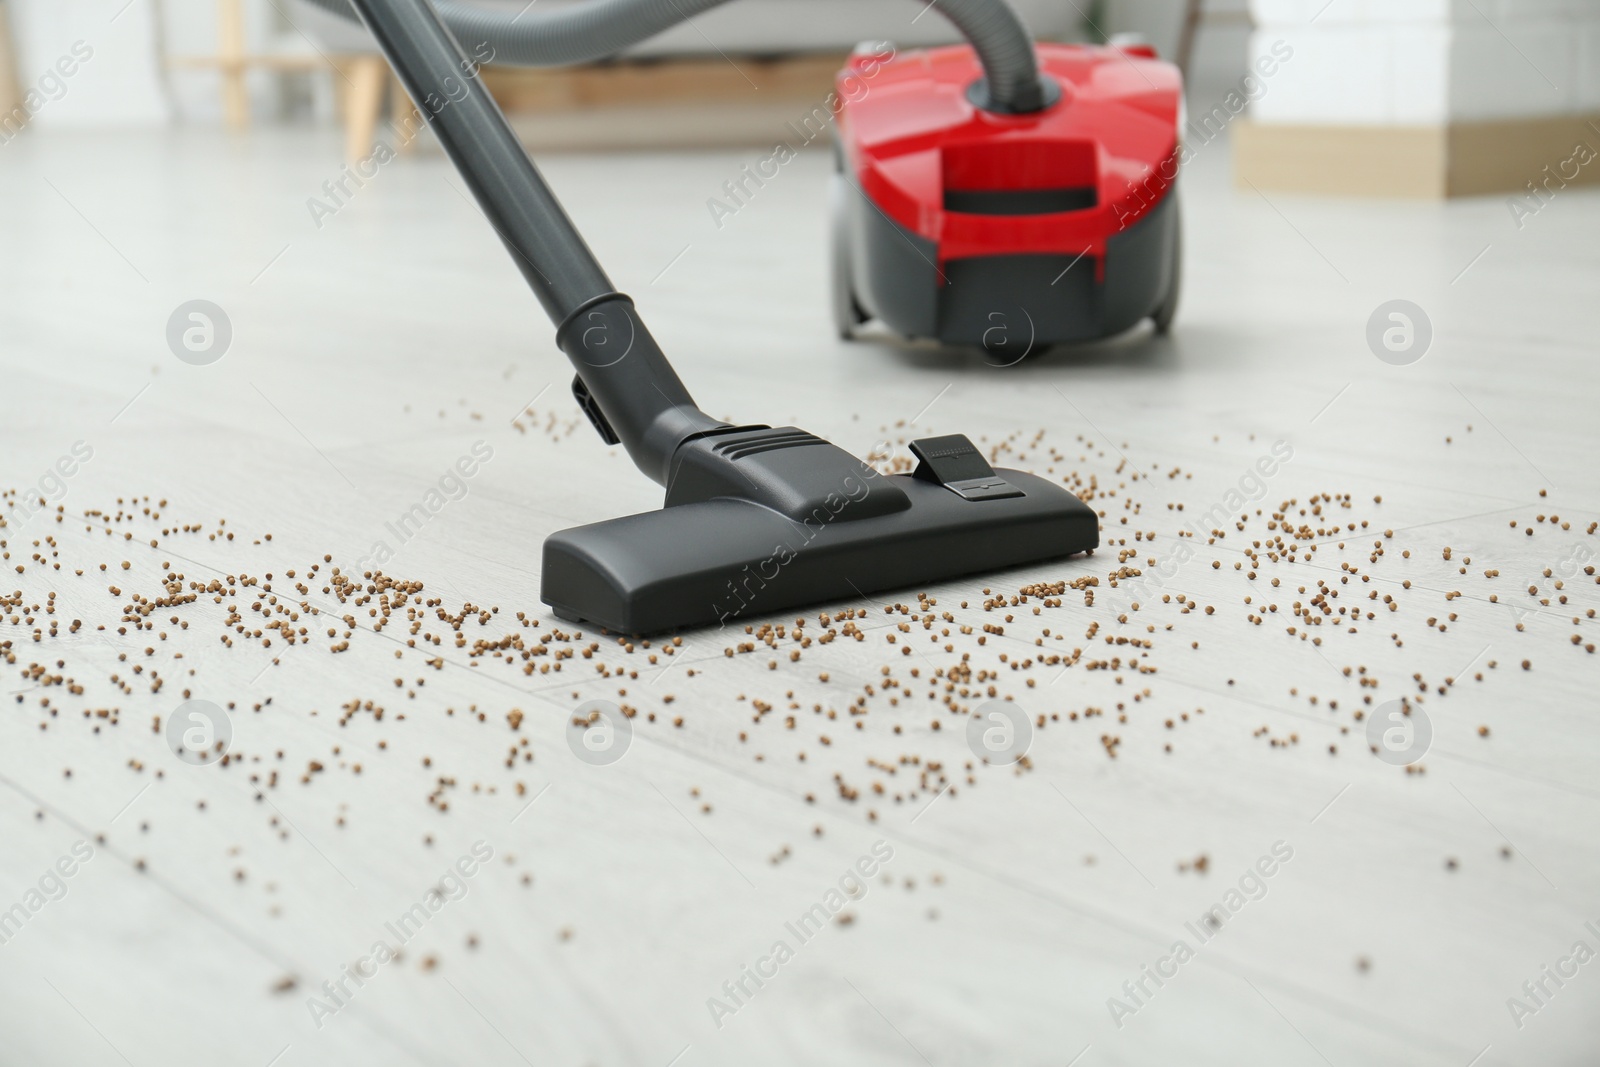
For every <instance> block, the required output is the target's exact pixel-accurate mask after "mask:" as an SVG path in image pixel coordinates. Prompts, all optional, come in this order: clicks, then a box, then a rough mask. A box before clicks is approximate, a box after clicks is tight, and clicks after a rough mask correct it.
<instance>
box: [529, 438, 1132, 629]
mask: <svg viewBox="0 0 1600 1067" xmlns="http://www.w3.org/2000/svg"><path fill="white" fill-rule="evenodd" d="M718 446H721V447H718ZM912 450H913V452H915V453H916V454H917V455H918V457H919V458H920V459H921V460H922V462H921V464H920V465H919V466H918V468H917V471H916V473H915V474H911V475H888V474H882V473H879V472H878V471H876V470H875V469H874V468H872V467H871V466H869V465H867V464H865V463H862V462H861V461H859V460H857V459H855V458H854V457H852V456H850V455H849V453H847V452H844V451H843V450H842V449H839V448H837V447H835V446H834V445H831V444H829V443H828V442H826V441H823V440H822V439H820V438H817V437H814V436H812V435H810V434H807V433H805V431H803V430H796V429H794V428H793V427H781V428H778V429H771V428H768V427H740V428H737V429H734V430H731V431H728V432H725V433H717V434H708V435H706V436H704V437H701V438H697V439H696V440H694V441H690V442H686V443H685V444H684V446H683V447H682V448H681V449H680V456H678V457H674V468H675V473H674V478H673V481H672V483H671V484H670V485H669V487H668V493H667V504H668V506H667V507H665V508H662V509H661V510H660V511H655V512H648V513H646V514H643V515H630V516H627V517H625V518H620V519H612V520H610V521H607V522H598V523H595V524H593V525H590V526H581V527H578V528H576V529H571V530H563V531H561V532H559V533H556V534H552V535H551V536H550V538H549V539H548V540H546V541H545V545H544V568H543V575H542V581H541V589H540V596H541V597H542V598H543V600H544V602H545V603H547V604H549V605H550V606H551V607H552V608H554V610H555V613H556V614H557V615H558V616H560V617H561V618H564V619H568V620H571V621H584V622H588V623H591V624H594V625H599V626H604V627H606V628H607V629H608V630H612V631H616V632H620V633H640V634H645V633H656V632H659V631H662V630H671V629H677V628H679V627H686V626H706V625H722V626H727V625H730V624H733V623H736V622H737V623H739V624H740V625H742V624H743V623H744V622H745V621H747V620H749V619H752V618H754V617H756V616H759V615H768V614H771V613H773V612H778V611H784V610H787V609H790V608H794V607H799V606H802V605H806V604H814V603H819V602H825V601H830V600H848V599H856V598H859V597H861V596H865V595H867V594H869V593H874V592H878V591H882V590H887V589H896V588H901V587H904V586H910V585H914V584H917V583H929V582H938V581H944V580H948V579H950V578H956V577H960V576H962V575H966V574H973V573H978V572H989V571H996V570H1001V569H1003V568H1007V567H1015V566H1019V565H1022V564H1028V563H1038V562H1041V561H1044V560H1052V559H1060V558H1062V557H1065V556H1070V555H1073V554H1075V553H1079V552H1087V551H1089V550H1091V549H1093V548H1095V547H1097V546H1098V544H1099V541H1100V533H1099V520H1098V518H1097V517H1096V515H1095V513H1094V512H1093V511H1092V510H1091V509H1090V508H1089V507H1088V506H1087V505H1086V504H1084V503H1083V502H1082V501H1080V500H1079V499H1078V498H1077V497H1075V496H1073V495H1072V494H1071V493H1070V492H1068V491H1067V490H1066V489H1064V488H1062V487H1061V486H1059V485H1056V484H1055V483H1053V482H1049V481H1046V480H1044V479H1043V478H1039V477H1036V476H1034V475H1031V474H1025V473H1023V472H1021V471H1012V470H998V471H997V470H995V469H993V468H992V467H990V466H989V464H988V462H987V460H985V459H984V458H983V457H982V455H981V453H979V452H978V450H977V449H976V448H975V447H973V445H972V443H971V442H970V441H968V440H967V439H966V438H965V437H960V436H959V435H956V436H951V437H945V438H928V439H925V440H922V441H917V442H915V443H914V444H913V445H912Z"/></svg>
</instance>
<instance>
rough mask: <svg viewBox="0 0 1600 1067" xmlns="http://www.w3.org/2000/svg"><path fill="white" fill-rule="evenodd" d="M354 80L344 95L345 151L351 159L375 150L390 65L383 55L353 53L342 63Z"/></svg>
mask: <svg viewBox="0 0 1600 1067" xmlns="http://www.w3.org/2000/svg"><path fill="white" fill-rule="evenodd" d="M342 66H343V68H344V71H345V77H347V78H349V79H350V84H349V85H347V86H346V87H345V96H344V155H345V159H346V160H348V161H349V162H351V163H354V162H356V161H358V160H362V159H365V158H366V157H367V156H369V155H370V154H371V153H372V146H373V143H374V139H375V138H376V136H377V132H378V118H379V116H380V115H381V113H382V111H383V88H384V86H385V85H386V84H387V83H388V70H389V65H388V64H387V63H385V62H384V61H383V57H382V56H377V55H370V56H367V55H363V56H352V57H351V58H350V59H349V60H348V61H347V62H345V63H344V64H342Z"/></svg>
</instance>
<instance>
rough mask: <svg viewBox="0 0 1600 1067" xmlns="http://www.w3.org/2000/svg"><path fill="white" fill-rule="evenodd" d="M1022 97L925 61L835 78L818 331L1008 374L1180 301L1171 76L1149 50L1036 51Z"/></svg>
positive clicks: (965, 52) (973, 69) (954, 58)
mask: <svg viewBox="0 0 1600 1067" xmlns="http://www.w3.org/2000/svg"><path fill="white" fill-rule="evenodd" d="M1036 54H1037V56H1038V64H1039V67H1040V71H1041V74H1040V76H1039V77H1038V79H1037V81H1036V84H1037V86H1038V92H1036V93H1035V92H1032V91H1030V92H1029V93H1022V92H1020V91H1015V90H1014V91H1011V92H1009V93H1008V94H1006V95H1005V96H1003V97H1001V96H997V95H996V93H995V90H994V87H993V85H992V84H991V83H990V81H989V80H988V79H987V78H986V77H985V73H984V69H983V64H982V57H981V56H980V55H979V54H978V53H976V52H975V51H974V50H973V49H971V48H964V47H956V48H940V49H932V50H929V51H926V52H921V53H918V54H916V55H914V56H908V57H904V58H901V59H899V60H898V61H895V62H890V63H888V64H884V65H881V66H880V65H879V63H878V56H877V55H875V54H874V53H873V51H872V50H871V49H870V48H863V49H858V50H857V54H856V55H854V56H852V57H851V59H850V61H849V62H848V64H847V65H846V66H845V68H844V70H842V71H840V72H839V76H838V79H837V85H836V91H837V94H838V98H839V100H840V101H841V107H840V110H839V116H838V120H837V123H836V125H835V130H836V134H837V136H836V139H835V146H836V151H835V153H834V164H835V174H834V177H833V184H834V190H833V197H832V202H833V228H832V233H833V287H832V297H833V317H834V324H835V327H836V329H837V330H838V333H839V335H840V336H841V337H843V338H846V339H849V338H852V337H854V336H855V333H856V330H857V327H859V326H860V325H861V324H862V323H864V322H867V321H868V320H871V319H876V320H878V321H880V322H881V323H883V325H885V326H887V327H888V328H889V329H890V330H892V331H893V332H895V333H897V334H900V335H901V336H903V337H908V338H928V339H932V340H937V341H939V342H942V343H944V344H947V345H975V346H979V347H981V348H983V349H984V350H985V352H986V353H987V355H988V356H989V357H991V358H997V359H1001V360H1003V361H1004V362H1006V363H1013V362H1016V361H1018V360H1020V359H1021V358H1022V357H1023V356H1025V355H1027V354H1028V353H1029V352H1031V351H1035V350H1037V349H1038V348H1041V347H1044V346H1047V345H1051V344H1057V343H1061V342H1074V341H1091V340H1098V339H1100V338H1104V337H1110V336H1112V335H1113V334H1117V333H1121V332H1123V331H1124V330H1127V329H1129V328H1130V327H1132V326H1134V325H1136V324H1138V323H1139V322H1141V321H1142V320H1144V319H1146V318H1150V319H1152V320H1153V321H1154V323H1155V328H1156V330H1157V332H1159V333H1163V334H1164V333H1166V332H1167V330H1168V329H1169V328H1170V327H1171V325H1172V319H1173V315H1174V314H1175V313H1176V311H1177V306H1178V291H1179V279H1180V275H1179V256H1180V249H1179V231H1178V205H1177V197H1176V195H1175V192H1174V189H1173V185H1174V180H1175V179H1176V177H1177V173H1178V151H1179V142H1178V126H1179V123H1180V116H1181V114H1182V103H1181V101H1182V78H1181V76H1180V75H1179V73H1178V69H1177V68H1176V67H1174V66H1172V65H1171V64H1168V63H1163V62H1161V61H1160V60H1158V59H1157V58H1156V55H1155V51H1154V49H1152V48H1151V47H1150V46H1149V45H1145V44H1135V43H1129V44H1126V45H1121V44H1113V45H1112V46H1110V47H1104V48H1091V47H1086V46H1081V45H1048V44H1041V45H1039V46H1037V49H1036Z"/></svg>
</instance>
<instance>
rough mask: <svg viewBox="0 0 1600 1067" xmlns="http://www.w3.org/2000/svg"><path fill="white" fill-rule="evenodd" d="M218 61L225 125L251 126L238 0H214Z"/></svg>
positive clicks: (239, 127)
mask: <svg viewBox="0 0 1600 1067" xmlns="http://www.w3.org/2000/svg"><path fill="white" fill-rule="evenodd" d="M217 60H218V66H219V68H220V70H221V74H222V114H223V117H224V118H226V119H227V122H228V127H229V128H230V129H234V130H242V129H244V128H245V127H247V126H249V125H250V91H249V87H248V85H247V84H246V82H245V68H246V62H245V51H244V7H243V5H242V4H241V3H240V0H217Z"/></svg>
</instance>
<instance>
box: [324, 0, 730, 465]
mask: <svg viewBox="0 0 1600 1067" xmlns="http://www.w3.org/2000/svg"><path fill="white" fill-rule="evenodd" d="M350 2H351V4H352V6H354V7H355V9H356V10H357V12H358V13H359V14H360V15H361V20H362V22H364V23H365V24H366V26H367V29H368V30H369V31H371V33H372V35H373V37H375V38H376V39H377V42H378V47H379V48H381V49H382V50H383V54H384V56H385V57H387V59H388V60H389V64H390V65H391V66H392V67H394V70H395V73H396V74H397V75H399V77H400V81H401V82H402V83H403V84H404V85H405V87H406V91H407V92H408V93H410V94H411V98H412V100H413V101H415V102H416V105H417V108H418V110H420V111H421V112H422V114H423V115H424V116H426V118H427V121H428V122H429V124H430V125H431V126H432V127H433V129H434V132H435V134H437V135H438V138H439V142H440V143H441V144H442V145H443V146H444V150H445V154H446V155H448V156H449V157H450V161H451V162H452V163H454V164H455V167H456V170H458V171H459V172H460V174H461V177H462V179H463V180H464V181H465V182H466V183H467V186H468V188H470V189H471V190H472V195H473V196H474V197H475V198H476V199H477V201H478V204H479V205H480V206H481V207H482V209H483V213H484V215H485V216H486V217H487V218H488V220H489V225H491V226H493V227H494V229H495V232H496V233H498V234H499V235H500V239H501V241H503V242H504V243H505V246H506V247H507V248H508V249H509V250H510V251H511V254H512V257H513V258H514V259H515V260H516V263H517V267H518V268H519V269H520V270H521V271H522V276H523V277H524V278H525V279H526V280H527V282H528V286H529V288H531V289H532V290H533V292H534V295H535V296H537V297H538V298H539V303H540V304H542V305H544V310H545V312H546V314H548V315H549V316H550V320H551V321H552V322H553V323H555V324H556V343H557V344H559V345H560V346H561V349H562V351H564V352H565V353H566V354H567V356H568V358H569V359H571V360H572V363H573V365H574V366H575V367H576V368H577V370H578V378H579V382H580V383H581V388H579V386H578V385H577V384H575V386H574V391H575V392H577V393H578V395H579V400H580V403H582V405H583V407H584V409H585V411H586V412H587V413H588V414H589V416H590V418H591V419H594V420H595V424H596V428H597V429H599V430H600V432H601V434H602V436H605V437H607V438H608V440H618V439H620V441H621V442H622V444H623V446H624V447H625V448H627V450H628V454H629V456H631V457H632V459H633V461H634V463H635V464H637V465H638V467H639V469H640V470H642V471H644V473H645V474H647V475H649V476H650V477H651V478H652V479H654V480H655V481H657V482H659V483H661V484H662V485H665V484H666V483H667V477H668V471H669V464H670V462H671V459H672V455H673V453H674V452H675V451H676V450H677V447H678V445H680V444H682V443H683V442H684V441H685V440H688V439H689V438H691V437H694V436H696V435H698V434H701V433H705V432H707V431H710V430H717V429H722V428H725V427H726V426H727V424H726V423H723V422H720V421H718V420H716V419H713V418H711V416H709V415H707V414H706V413H705V412H703V411H701V410H700V409H699V408H698V407H696V406H695V403H694V399H693V398H692V397H691V396H690V395H689V391H688V390H687V389H686V388H684V385H683V382H682V381H680V380H679V378H678V375H677V374H676V373H675V372H674V371H673V369H672V365H671V364H670V363H668V362H667V357H666V356H665V355H663V354H662V352H661V349H660V348H659V347H658V346H657V345H656V343H655V339H654V338H652V337H651V336H650V333H649V331H648V330H647V329H646V328H645V325H644V323H643V322H642V321H640V319H639V317H638V314H637V313H636V312H635V311H634V309H633V301H632V300H630V299H629V298H628V297H627V296H625V295H624V294H622V293H619V292H617V290H616V288H615V287H614V286H613V285H612V284H611V279H610V278H608V277H607V276H606V272H605V269H604V268H603V267H601V266H600V263H599V261H598V260H596V259H595V258H594V253H593V252H591V251H590V250H589V246H588V245H587V244H586V243H585V242H584V240H583V236H582V235H581V234H579V233H578V230H577V228H576V227H575V226H573V224H572V220H571V219H569V218H568V217H567V213H566V211H565V210H563V209H562V207H561V203H560V202H559V201H558V200H557V199H556V197H555V194H554V193H553V192H551V191H550V187H549V186H548V185H546V184H545V180H544V177H543V176H542V175H540V173H539V170H538V168H537V167H535V166H534V165H533V160H531V159H529V158H528V154H527V152H526V151H524V150H523V148H522V145H521V143H520V142H519V141H518V140H517V138H516V135H515V134H514V133H512V131H511V127H510V125H509V124H508V123H507V122H506V118H505V115H504V114H502V113H501V111H500V108H499V106H498V105H497V104H496V103H495V102H494V98H493V97H492V96H491V95H490V94H489V91H488V90H487V89H485V88H484V86H483V83H482V82H481V81H480V80H479V79H478V76H477V73H478V68H477V64H476V63H474V62H473V61H472V60H471V59H469V58H468V56H467V54H466V52H465V51H463V49H462V48H461V45H460V44H459V43H458V42H457V41H456V39H455V38H454V37H453V36H452V35H451V33H450V30H449V29H448V28H447V27H446V26H445V24H444V22H443V21H442V20H441V19H440V18H439V15H438V12H436V11H435V10H434V7H433V5H432V3H431V2H430V0H350ZM596 408H598V411H599V413H600V415H599V417H598V418H596ZM602 424H604V425H602ZM608 430H609V431H610V433H607V431H608Z"/></svg>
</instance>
